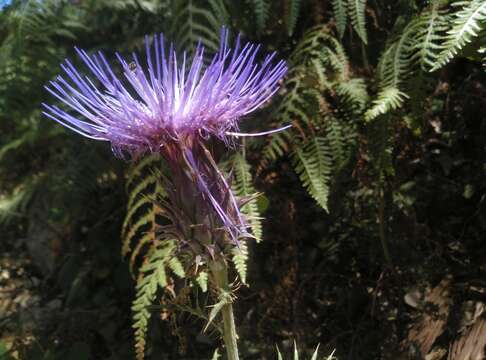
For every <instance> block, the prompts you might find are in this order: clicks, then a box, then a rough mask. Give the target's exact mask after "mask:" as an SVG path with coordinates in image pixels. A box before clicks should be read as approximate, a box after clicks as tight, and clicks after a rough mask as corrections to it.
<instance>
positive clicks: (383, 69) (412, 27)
mask: <svg viewBox="0 0 486 360" xmlns="http://www.w3.org/2000/svg"><path fill="white" fill-rule="evenodd" d="M420 26H421V23H420V22H419V20H412V21H411V22H410V23H409V24H407V26H406V27H405V29H404V30H403V32H402V34H401V35H400V37H399V38H398V40H396V41H395V42H393V43H392V44H391V45H390V46H388V48H387V49H386V50H385V52H384V53H383V55H382V57H381V59H380V62H379V64H378V75H379V78H380V91H379V92H378V95H377V98H376V99H375V100H374V101H373V105H372V107H371V108H370V109H369V110H368V111H367V112H366V114H365V119H366V120H367V121H371V120H373V119H375V118H376V117H377V116H379V115H383V114H385V113H387V112H389V111H391V110H395V109H397V108H399V107H401V105H402V103H403V101H404V100H405V99H406V98H407V95H406V93H405V92H403V91H402V90H400V88H401V86H402V85H403V82H404V81H405V80H406V79H407V78H408V77H409V76H410V75H411V72H412V63H413V50H414V45H415V42H414V34H415V33H416V31H417V28H418V27H420Z"/></svg>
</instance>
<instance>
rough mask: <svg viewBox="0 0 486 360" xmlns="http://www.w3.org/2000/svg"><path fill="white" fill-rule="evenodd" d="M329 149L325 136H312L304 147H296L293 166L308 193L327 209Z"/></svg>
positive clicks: (329, 168)
mask: <svg viewBox="0 0 486 360" xmlns="http://www.w3.org/2000/svg"><path fill="white" fill-rule="evenodd" d="M330 154H331V151H330V149H329V146H328V144H327V141H326V139H325V138H322V137H317V136H316V137H314V138H312V139H311V140H310V141H309V143H308V144H306V145H305V146H304V147H297V149H296V151H295V156H294V167H295V171H296V172H297V174H299V176H300V179H301V181H302V183H303V185H304V187H305V188H306V189H307V191H308V192H309V194H310V195H311V196H312V197H313V198H314V199H315V200H316V201H317V203H318V204H319V205H320V206H321V207H322V208H323V209H324V210H326V211H328V207H327V200H328V197H329V181H330V178H331V169H332V158H331V155H330Z"/></svg>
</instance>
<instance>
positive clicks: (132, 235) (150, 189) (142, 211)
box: [121, 156, 166, 273]
mask: <svg viewBox="0 0 486 360" xmlns="http://www.w3.org/2000/svg"><path fill="white" fill-rule="evenodd" d="M160 166H161V161H160V159H159V158H158V157H156V156H147V157H145V158H143V159H142V160H141V161H139V162H138V163H136V164H135V165H134V166H132V167H131V168H130V169H129V172H128V176H127V180H126V187H127V192H128V194H129V195H128V201H127V212H126V215H125V219H124V221H123V224H122V231H121V237H122V255H123V256H127V255H128V254H129V253H130V252H131V255H130V268H131V271H132V273H134V272H135V268H134V265H135V261H136V258H137V256H139V255H140V254H141V250H142V249H143V248H144V247H145V246H149V247H150V246H151V245H153V244H155V240H156V234H155V228H156V226H157V222H156V216H157V213H158V208H157V206H156V204H155V200H157V199H160V198H163V197H165V196H166V193H165V191H164V189H163V187H162V186H161V184H160V181H159V179H158V177H157V170H158V169H159V167H160Z"/></svg>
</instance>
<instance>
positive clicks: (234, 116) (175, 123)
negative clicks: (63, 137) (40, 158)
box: [43, 28, 287, 154]
mask: <svg viewBox="0 0 486 360" xmlns="http://www.w3.org/2000/svg"><path fill="white" fill-rule="evenodd" d="M227 40H228V31H227V30H226V29H224V28H223V29H222V31H221V46H220V49H219V51H218V53H217V54H216V55H214V57H213V59H212V61H211V62H210V63H209V65H208V66H204V48H203V47H202V46H200V45H198V46H197V49H196V51H195V54H194V56H193V58H192V62H191V64H190V65H188V63H189V62H190V60H189V59H187V57H186V54H184V55H183V56H182V59H178V58H177V56H176V53H175V50H174V48H173V47H172V46H170V48H169V50H168V53H167V51H166V48H165V45H164V38H163V35H160V36H158V35H155V36H154V37H153V41H152V42H151V41H150V39H149V38H148V37H146V39H145V48H146V61H145V63H143V64H142V62H141V61H140V60H139V59H138V57H137V55H136V54H133V61H126V60H125V59H123V58H122V56H120V55H119V54H116V56H117V58H118V61H119V62H120V64H121V67H122V69H123V76H121V77H119V76H117V74H116V73H115V72H114V71H113V70H112V68H111V66H110V65H109V64H108V61H107V60H106V58H105V57H104V56H103V54H102V53H101V52H98V53H97V54H94V55H88V54H87V53H86V52H85V51H84V50H80V49H76V52H77V54H78V55H79V57H80V58H81V59H82V61H83V62H84V63H85V64H86V66H87V67H88V69H89V70H90V71H91V74H92V75H93V76H92V77H88V76H86V75H82V74H80V72H78V70H77V69H76V68H75V67H74V66H73V64H72V63H71V62H70V61H69V60H66V61H65V63H64V64H62V65H61V67H62V69H63V70H64V72H65V74H66V75H67V79H66V78H64V77H62V76H58V77H57V79H56V80H55V81H51V82H50V85H49V86H46V89H47V90H48V91H49V92H50V93H51V94H53V95H54V96H55V97H56V98H57V99H58V100H60V101H61V102H62V103H64V104H65V105H67V107H69V108H71V109H72V110H74V112H77V113H78V115H79V116H81V117H82V119H80V118H78V116H75V115H72V114H71V113H69V112H67V111H66V110H64V109H60V108H59V107H57V106H52V105H47V104H43V106H44V108H45V112H44V114H45V115H46V116H48V117H49V118H51V119H53V120H55V121H57V122H59V123H60V124H62V125H64V126H65V127H67V128H69V129H71V130H73V131H75V132H77V133H79V134H81V135H83V136H86V137H89V138H92V139H96V140H105V141H109V142H110V143H111V144H112V147H113V149H114V151H115V153H117V154H121V153H122V152H128V153H132V154H138V153H141V152H145V151H150V152H155V153H157V152H160V151H161V148H162V147H163V146H164V145H165V144H166V143H167V142H171V141H180V140H181V139H184V138H187V137H203V138H205V137H209V136H216V137H218V138H220V139H222V140H226V139H227V136H228V133H234V132H235V131H238V121H239V120H240V119H241V117H242V116H244V115H246V114H248V113H250V112H252V111H254V110H255V109H257V108H258V107H260V106H261V105H262V104H263V103H265V102H266V101H267V100H268V99H269V98H270V97H271V96H272V95H273V94H274V93H275V92H276V91H277V90H278V87H279V86H278V83H279V80H280V79H281V78H282V77H283V76H284V74H285V73H286V70H287V68H286V65H285V62H284V61H279V62H277V63H276V64H273V59H274V56H275V54H274V53H273V54H270V55H267V56H266V57H265V58H264V60H263V61H262V62H261V63H257V62H256V57H257V55H258V50H259V46H257V45H254V44H246V45H242V44H241V41H240V38H239V36H238V38H237V40H236V44H235V47H234V49H230V48H229V47H228V41H227ZM93 78H94V79H96V80H97V81H98V82H99V83H100V84H101V87H100V88H98V87H97V85H96V84H95V82H93Z"/></svg>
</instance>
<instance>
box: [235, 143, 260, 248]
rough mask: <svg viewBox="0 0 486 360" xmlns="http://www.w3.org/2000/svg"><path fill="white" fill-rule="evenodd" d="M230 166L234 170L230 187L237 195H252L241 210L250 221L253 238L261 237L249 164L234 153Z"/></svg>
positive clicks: (239, 154) (240, 155) (238, 154)
mask: <svg viewBox="0 0 486 360" xmlns="http://www.w3.org/2000/svg"><path fill="white" fill-rule="evenodd" d="M232 168H233V171H234V175H235V176H234V181H233V184H232V187H233V189H234V191H235V193H236V195H237V196H238V197H252V198H251V200H249V201H248V202H247V203H246V204H245V205H243V207H242V208H241V212H242V213H243V214H245V215H246V217H247V219H248V222H249V223H250V227H251V231H252V233H253V235H254V236H255V238H256V239H257V241H258V240H261V238H262V223H261V217H260V212H259V211H258V202H257V199H256V197H254V195H255V193H256V191H255V188H254V187H253V178H252V175H251V172H250V165H249V164H248V163H247V162H246V159H245V158H244V157H243V155H242V154H241V153H239V152H238V153H236V154H235V155H234V156H233V157H232Z"/></svg>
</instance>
